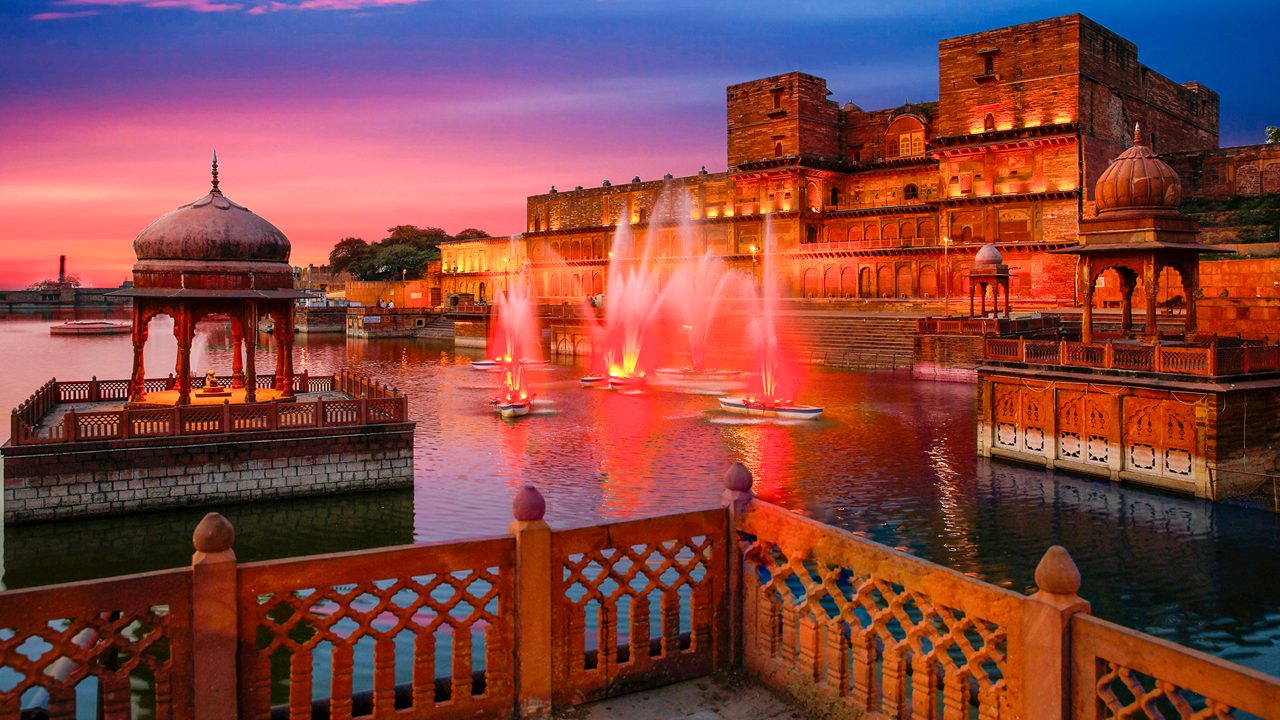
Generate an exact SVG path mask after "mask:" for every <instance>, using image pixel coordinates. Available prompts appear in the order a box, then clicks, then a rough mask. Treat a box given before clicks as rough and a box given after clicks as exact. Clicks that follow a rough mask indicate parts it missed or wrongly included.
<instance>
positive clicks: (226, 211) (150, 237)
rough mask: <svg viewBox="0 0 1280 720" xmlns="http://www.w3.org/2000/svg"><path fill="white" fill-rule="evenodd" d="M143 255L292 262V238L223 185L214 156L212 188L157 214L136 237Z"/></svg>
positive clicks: (135, 244)
mask: <svg viewBox="0 0 1280 720" xmlns="http://www.w3.org/2000/svg"><path fill="white" fill-rule="evenodd" d="M133 252H134V254H135V255H137V257H138V260H140V261H141V260H206V261H227V260H231V261H240V262H255V261H257V262H275V263H279V262H288V260H289V238H287V237H285V235H284V233H282V232H280V230H279V229H277V228H276V226H274V225H272V224H271V223H269V222H267V221H266V220H264V219H262V218H261V217H259V216H258V215H255V214H254V213H252V212H250V211H249V209H248V208H246V207H244V206H242V205H238V204H236V203H234V202H232V201H231V200H230V199H228V198H227V197H225V196H224V195H223V194H222V191H221V190H219V189H218V156H217V154H215V155H214V156H213V181H212V188H211V189H210V190H209V194H208V195H205V196H204V197H202V198H200V199H199V200H196V201H195V202H191V203H187V204H186V205H183V206H181V207H179V208H177V209H176V210H173V211H172V212H169V213H167V214H165V215H162V216H161V217H159V218H157V219H156V220H155V221H154V222H152V223H151V224H150V225H148V226H147V227H146V229H145V230H143V231H142V232H140V233H138V237H136V238H134V241H133Z"/></svg>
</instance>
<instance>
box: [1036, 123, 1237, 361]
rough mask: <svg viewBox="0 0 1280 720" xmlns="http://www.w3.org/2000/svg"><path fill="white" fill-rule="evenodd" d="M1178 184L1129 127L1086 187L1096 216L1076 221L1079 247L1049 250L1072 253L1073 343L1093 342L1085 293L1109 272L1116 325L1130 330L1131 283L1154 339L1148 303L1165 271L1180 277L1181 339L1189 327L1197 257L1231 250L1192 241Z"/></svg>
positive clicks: (1152, 304)
mask: <svg viewBox="0 0 1280 720" xmlns="http://www.w3.org/2000/svg"><path fill="white" fill-rule="evenodd" d="M1181 200H1182V182H1181V180H1180V179H1179V178H1178V173H1177V172H1175V171H1174V170H1173V168H1171V167H1169V166H1168V165H1167V164H1165V162H1164V161H1163V160H1161V159H1160V158H1159V156H1157V155H1156V153H1155V151H1154V150H1152V149H1151V148H1150V147H1148V146H1147V144H1146V141H1145V140H1144V139H1143V137H1142V128H1141V127H1140V126H1135V127H1134V131H1133V146H1132V147H1130V148H1129V149H1128V150H1125V151H1124V152H1122V153H1120V155H1119V156H1118V157H1116V159H1115V160H1113V161H1111V164H1110V165H1109V166H1107V169H1106V170H1104V171H1103V172H1102V175H1101V176H1100V177H1099V178H1098V182H1097V185H1095V186H1094V201H1095V205H1096V207H1097V211H1098V214H1097V217H1094V218H1089V219H1085V220H1081V221H1080V236H1081V237H1080V244H1079V245H1075V246H1072V247H1068V248H1062V249H1060V250H1052V251H1050V252H1057V253H1066V254H1074V255H1079V256H1080V262H1079V266H1078V273H1079V283H1080V289H1081V295H1082V297H1081V301H1082V304H1083V306H1084V316H1083V318H1082V321H1081V340H1082V341H1084V342H1086V343H1089V342H1093V336H1094V332H1093V292H1094V285H1095V284H1096V283H1097V280H1098V276H1100V275H1101V274H1102V273H1104V272H1106V271H1107V270H1115V271H1116V273H1117V274H1118V275H1119V276H1120V291H1121V304H1120V316H1121V319H1120V325H1121V334H1122V335H1125V336H1126V337H1127V336H1129V335H1130V334H1131V333H1132V330H1133V294H1134V292H1135V291H1136V290H1137V287H1138V280H1139V279H1141V281H1142V288H1143V291H1144V293H1145V296H1146V327H1145V335H1146V338H1147V339H1148V340H1151V341H1154V340H1155V339H1156V338H1157V337H1158V336H1159V330H1158V328H1157V325H1156V305H1157V298H1158V294H1159V290H1160V276H1161V273H1162V272H1163V271H1164V270H1165V268H1173V269H1175V270H1177V272H1178V274H1179V275H1180V276H1181V278H1182V291H1183V298H1184V301H1185V303H1186V319H1185V328H1184V332H1185V337H1187V338H1188V339H1189V338H1191V337H1192V336H1194V334H1195V330H1196V295H1197V293H1198V291H1199V289H1200V255H1201V254H1202V253H1225V252H1231V251H1230V250H1226V249H1223V248H1219V247H1214V246H1211V245H1204V244H1202V243H1200V224H1199V223H1198V222H1197V221H1196V220H1195V218H1191V217H1188V216H1186V215H1183V214H1182V213H1181V212H1180V211H1179V204H1180V203H1181Z"/></svg>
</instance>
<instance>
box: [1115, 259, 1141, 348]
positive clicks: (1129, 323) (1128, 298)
mask: <svg viewBox="0 0 1280 720" xmlns="http://www.w3.org/2000/svg"><path fill="white" fill-rule="evenodd" d="M1116 272H1117V273H1118V274H1119V275H1120V332H1122V333H1124V334H1125V335H1126V336H1127V335H1128V334H1129V333H1131V332H1133V293H1134V291H1135V290H1137V289H1138V276H1137V275H1135V274H1133V273H1131V272H1124V271H1123V270H1122V269H1117V271H1116Z"/></svg>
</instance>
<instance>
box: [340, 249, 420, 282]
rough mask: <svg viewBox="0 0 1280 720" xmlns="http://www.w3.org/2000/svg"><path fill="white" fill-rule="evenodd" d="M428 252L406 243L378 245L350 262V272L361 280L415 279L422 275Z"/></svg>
mask: <svg viewBox="0 0 1280 720" xmlns="http://www.w3.org/2000/svg"><path fill="white" fill-rule="evenodd" d="M429 254H430V251H429V250H418V249H417V248H415V247H413V246H412V245H409V244H407V243H401V244H398V245H390V246H386V247H379V248H378V249H377V250H376V251H375V252H373V253H370V254H369V256H367V257H364V258H361V259H360V260H358V261H357V262H355V263H352V265H351V274H353V275H355V276H356V277H358V278H360V279H361V280H399V279H401V278H405V279H408V280H416V279H418V278H420V277H422V271H423V269H424V268H425V267H426V265H427V261H428V260H429V259H430V258H429V257H428V255H429Z"/></svg>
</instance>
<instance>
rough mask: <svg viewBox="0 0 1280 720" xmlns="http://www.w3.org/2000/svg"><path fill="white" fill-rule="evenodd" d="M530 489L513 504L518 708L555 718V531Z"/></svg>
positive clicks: (531, 715)
mask: <svg viewBox="0 0 1280 720" xmlns="http://www.w3.org/2000/svg"><path fill="white" fill-rule="evenodd" d="M546 510H547V503H546V501H545V500H543V499H542V494H541V493H539V492H538V489H537V488H535V487H534V486H532V485H525V486H523V487H521V488H520V489H519V490H517V491H516V495H515V498H513V499H512V501H511V514H512V516H513V517H514V518H515V520H514V521H513V522H512V523H511V534H512V535H514V536H515V538H516V580H515V587H516V617H515V623H516V667H515V673H514V675H515V680H516V704H517V707H518V709H519V714H520V717H522V718H548V717H550V716H551V603H552V597H551V574H552V567H551V528H550V527H548V526H547V522H546V521H545V520H543V519H542V517H543V515H545V514H546Z"/></svg>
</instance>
